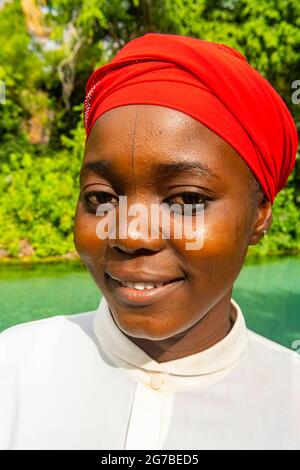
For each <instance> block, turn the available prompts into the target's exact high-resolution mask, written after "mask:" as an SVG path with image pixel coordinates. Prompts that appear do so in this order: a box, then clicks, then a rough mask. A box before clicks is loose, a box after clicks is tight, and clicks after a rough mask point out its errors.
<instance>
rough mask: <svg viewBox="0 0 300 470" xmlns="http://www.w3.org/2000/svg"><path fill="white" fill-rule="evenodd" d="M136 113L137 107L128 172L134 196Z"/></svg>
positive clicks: (135, 116)
mask: <svg viewBox="0 0 300 470" xmlns="http://www.w3.org/2000/svg"><path fill="white" fill-rule="evenodd" d="M137 113H138V107H136V110H135V115H134V120H133V126H132V142H131V161H130V170H131V176H132V182H133V192H134V194H135V192H136V187H135V178H134V150H135V137H136V122H137Z"/></svg>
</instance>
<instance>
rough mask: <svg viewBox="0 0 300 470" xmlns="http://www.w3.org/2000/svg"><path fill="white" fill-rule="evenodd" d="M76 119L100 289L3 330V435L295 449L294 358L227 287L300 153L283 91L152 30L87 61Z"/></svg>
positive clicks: (3, 438)
mask: <svg viewBox="0 0 300 470" xmlns="http://www.w3.org/2000/svg"><path fill="white" fill-rule="evenodd" d="M85 128H86V133H87V140H86V146H85V154H84V158H83V164H82V169H81V174H80V195H79V199H78V205H77V210H76V221H75V231H74V235H75V237H74V239H75V245H76V248H77V250H78V252H79V254H80V256H81V258H82V260H83V261H84V263H85V264H86V266H87V268H88V269H89V271H90V273H91V275H92V276H93V278H94V280H95V282H96V283H97V285H98V287H99V289H100V290H101V291H102V293H103V297H102V299H101V302H100V305H99V308H98V309H97V310H96V311H92V312H85V313H81V314H77V315H71V316H62V315H57V316H55V317H52V318H50V319H45V320H40V321H34V322H30V323H26V324H21V325H17V326H15V327H12V328H9V329H7V330H6V331H4V332H3V333H2V334H1V335H0V361H1V363H0V365H1V366H0V415H1V420H0V443H1V446H2V448H8V449H32V448H33V449H300V419H299V416H300V399H299V389H300V360H298V356H297V355H296V353H293V352H292V351H290V350H288V349H286V348H284V347H282V346H280V345H278V344H276V343H274V342H272V341H270V340H268V339H266V338H264V337H262V336H260V335H258V334H256V333H254V332H252V331H250V330H249V329H248V328H247V327H246V324H245V319H244V316H243V313H242V311H241V309H240V307H239V305H238V304H237V303H236V302H235V301H234V300H233V299H232V298H231V295H232V289H233V284H234V281H235V279H236V278H237V276H238V274H239V272H240V270H241V268H242V265H243V262H244V259H245V255H246V253H247V249H248V246H249V245H251V244H256V243H258V242H259V240H260V239H261V237H262V236H263V235H264V234H265V233H266V232H267V231H268V230H269V228H270V226H271V223H272V204H273V202H274V198H275V196H276V194H277V193H278V192H279V191H280V190H281V189H282V188H283V187H284V186H285V184H286V182H287V179H288V176H289V174H290V173H291V171H292V169H293V167H294V164H295V158H296V151H297V133H296V129H295V125H294V122H293V120H292V117H291V115H290V113H289V111H288V109H287V107H286V106H285V104H284V102H283V101H282V99H281V98H280V97H279V95H278V94H277V93H276V91H275V90H274V89H273V88H272V87H271V85H270V84H269V83H268V82H267V81H266V80H265V79H264V78H263V77H262V76H261V75H260V74H259V73H258V72H257V71H256V70H254V69H253V68H252V67H251V66H250V65H249V64H248V62H247V61H246V59H245V58H244V57H243V56H242V55H241V54H240V53H239V52H237V51H235V50H233V49H231V48H229V47H227V46H225V45H222V44H216V43H211V42H207V41H202V40H198V39H194V38H190V37H182V36H176V35H167V34H156V33H149V34H146V35H144V36H142V37H140V38H138V39H135V40H133V41H131V42H129V43H128V44H127V45H126V46H125V47H124V48H123V49H122V50H121V51H120V52H119V53H118V54H117V55H116V57H115V58H114V59H113V60H112V61H111V62H110V63H109V64H107V65H105V66H103V67H101V68H99V69H98V70H96V71H95V72H94V73H93V75H92V76H91V78H90V79H89V81H88V84H87V95H86V100H85ZM70 164H72V162H71V161H70ZM124 201H125V202H126V207H125V206H122V207H121V203H122V204H123V203H124ZM137 205H138V206H137ZM124 207H125V209H126V210H124ZM136 207H138V209H139V211H140V213H142V214H143V218H140V219H139V220H138V223H136V218H135V217H134V215H137V212H135V209H136ZM154 207H155V208H161V212H160V213H159V218H158V219H157V218H155V217H154V216H153V217H152V215H153V212H152V209H153V208H154ZM104 209H105V210H104ZM185 209H187V212H184V211H185ZM101 210H102V211H101ZM120 214H121V216H120ZM164 216H165V219H164V220H167V222H170V230H169V233H167V236H165V234H166V232H167V231H166V227H165V226H163V222H162V220H163V217H164ZM145 221H147V222H149V225H148V227H147V228H148V229H147V230H142V229H141V227H142V226H144V227H145V225H143V223H144V222H145ZM153 221H154V222H153ZM198 221H200V223H199V224H198ZM110 223H111V225H110ZM124 227H125V229H126V230H124ZM150 227H151V228H154V229H158V236H153V234H152V232H150ZM182 227H184V228H187V229H192V230H193V235H194V237H195V238H196V239H197V240H198V242H199V241H200V243H199V245H198V246H196V248H195V246H192V247H191V245H190V244H189V243H190V242H191V240H190V238H189V237H188V236H187V235H186V232H185V231H184V230H183V231H181V232H180V233H181V236H178V237H175V230H176V229H178V228H182ZM187 232H188V230H187ZM82 295H85V293H84V292H82ZM262 315H263V312H262Z"/></svg>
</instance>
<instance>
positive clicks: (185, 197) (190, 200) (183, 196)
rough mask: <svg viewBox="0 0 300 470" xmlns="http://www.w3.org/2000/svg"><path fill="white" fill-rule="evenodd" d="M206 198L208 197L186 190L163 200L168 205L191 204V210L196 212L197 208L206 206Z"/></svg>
mask: <svg viewBox="0 0 300 470" xmlns="http://www.w3.org/2000/svg"><path fill="white" fill-rule="evenodd" d="M208 199H209V198H208V197H205V196H202V195H201V194H199V193H195V192H191V191H186V192H183V193H180V194H177V195H175V196H170V197H168V198H167V199H165V202H166V203H167V204H169V205H172V204H179V205H180V206H184V205H185V204H189V205H190V206H192V210H193V212H197V210H200V208H203V206H204V207H205V206H206V204H207V201H208ZM200 205H201V207H200Z"/></svg>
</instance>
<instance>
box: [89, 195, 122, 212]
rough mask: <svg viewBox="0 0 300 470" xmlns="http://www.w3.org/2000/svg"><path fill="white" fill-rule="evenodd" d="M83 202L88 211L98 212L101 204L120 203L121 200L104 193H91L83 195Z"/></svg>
mask: <svg viewBox="0 0 300 470" xmlns="http://www.w3.org/2000/svg"><path fill="white" fill-rule="evenodd" d="M83 200H84V203H85V205H86V207H87V208H88V209H94V210H96V209H97V207H98V206H99V204H107V203H110V204H116V203H118V201H119V198H118V197H117V196H114V195H113V194H110V193H106V192H104V191H90V192H88V193H85V194H84V195H83Z"/></svg>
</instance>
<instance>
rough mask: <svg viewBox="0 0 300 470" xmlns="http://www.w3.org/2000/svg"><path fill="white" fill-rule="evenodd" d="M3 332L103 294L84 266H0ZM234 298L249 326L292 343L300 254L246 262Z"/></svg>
mask: <svg viewBox="0 0 300 470" xmlns="http://www.w3.org/2000/svg"><path fill="white" fill-rule="evenodd" d="M0 298H1V306H0V331H1V330H3V329H5V328H8V327H9V326H12V325H15V324H18V323H23V322H27V321H30V320H36V319H39V318H45V317H50V316H52V315H58V314H64V315H65V314H72V313H79V312H85V311H88V310H93V309H95V308H97V307H98V305H99V301H100V298H101V293H100V291H99V290H98V289H97V287H96V284H95V282H94V281H93V279H92V278H91V276H90V274H89V273H88V272H87V271H86V270H85V268H83V267H81V266H68V265H63V264H62V265H37V266H34V267H20V266H18V267H16V266H14V267H13V266H7V267H0ZM233 298H234V299H235V300H236V301H237V302H238V304H239V305H240V307H241V309H242V311H243V313H244V315H245V318H246V322H247V325H248V328H250V329H252V330H254V331H256V332H258V333H260V334H262V335H263V336H266V337H268V338H270V339H272V340H274V341H276V342H278V343H281V344H283V345H285V346H287V347H291V345H292V343H293V341H294V340H297V339H300V256H297V257H296V256H294V257H284V258H268V259H267V260H265V259H263V260H261V261H260V262H255V263H253V262H252V263H251V264H246V265H245V266H244V267H243V269H242V271H241V273H240V275H239V277H238V279H237V280H236V282H235V285H234V290H233Z"/></svg>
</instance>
